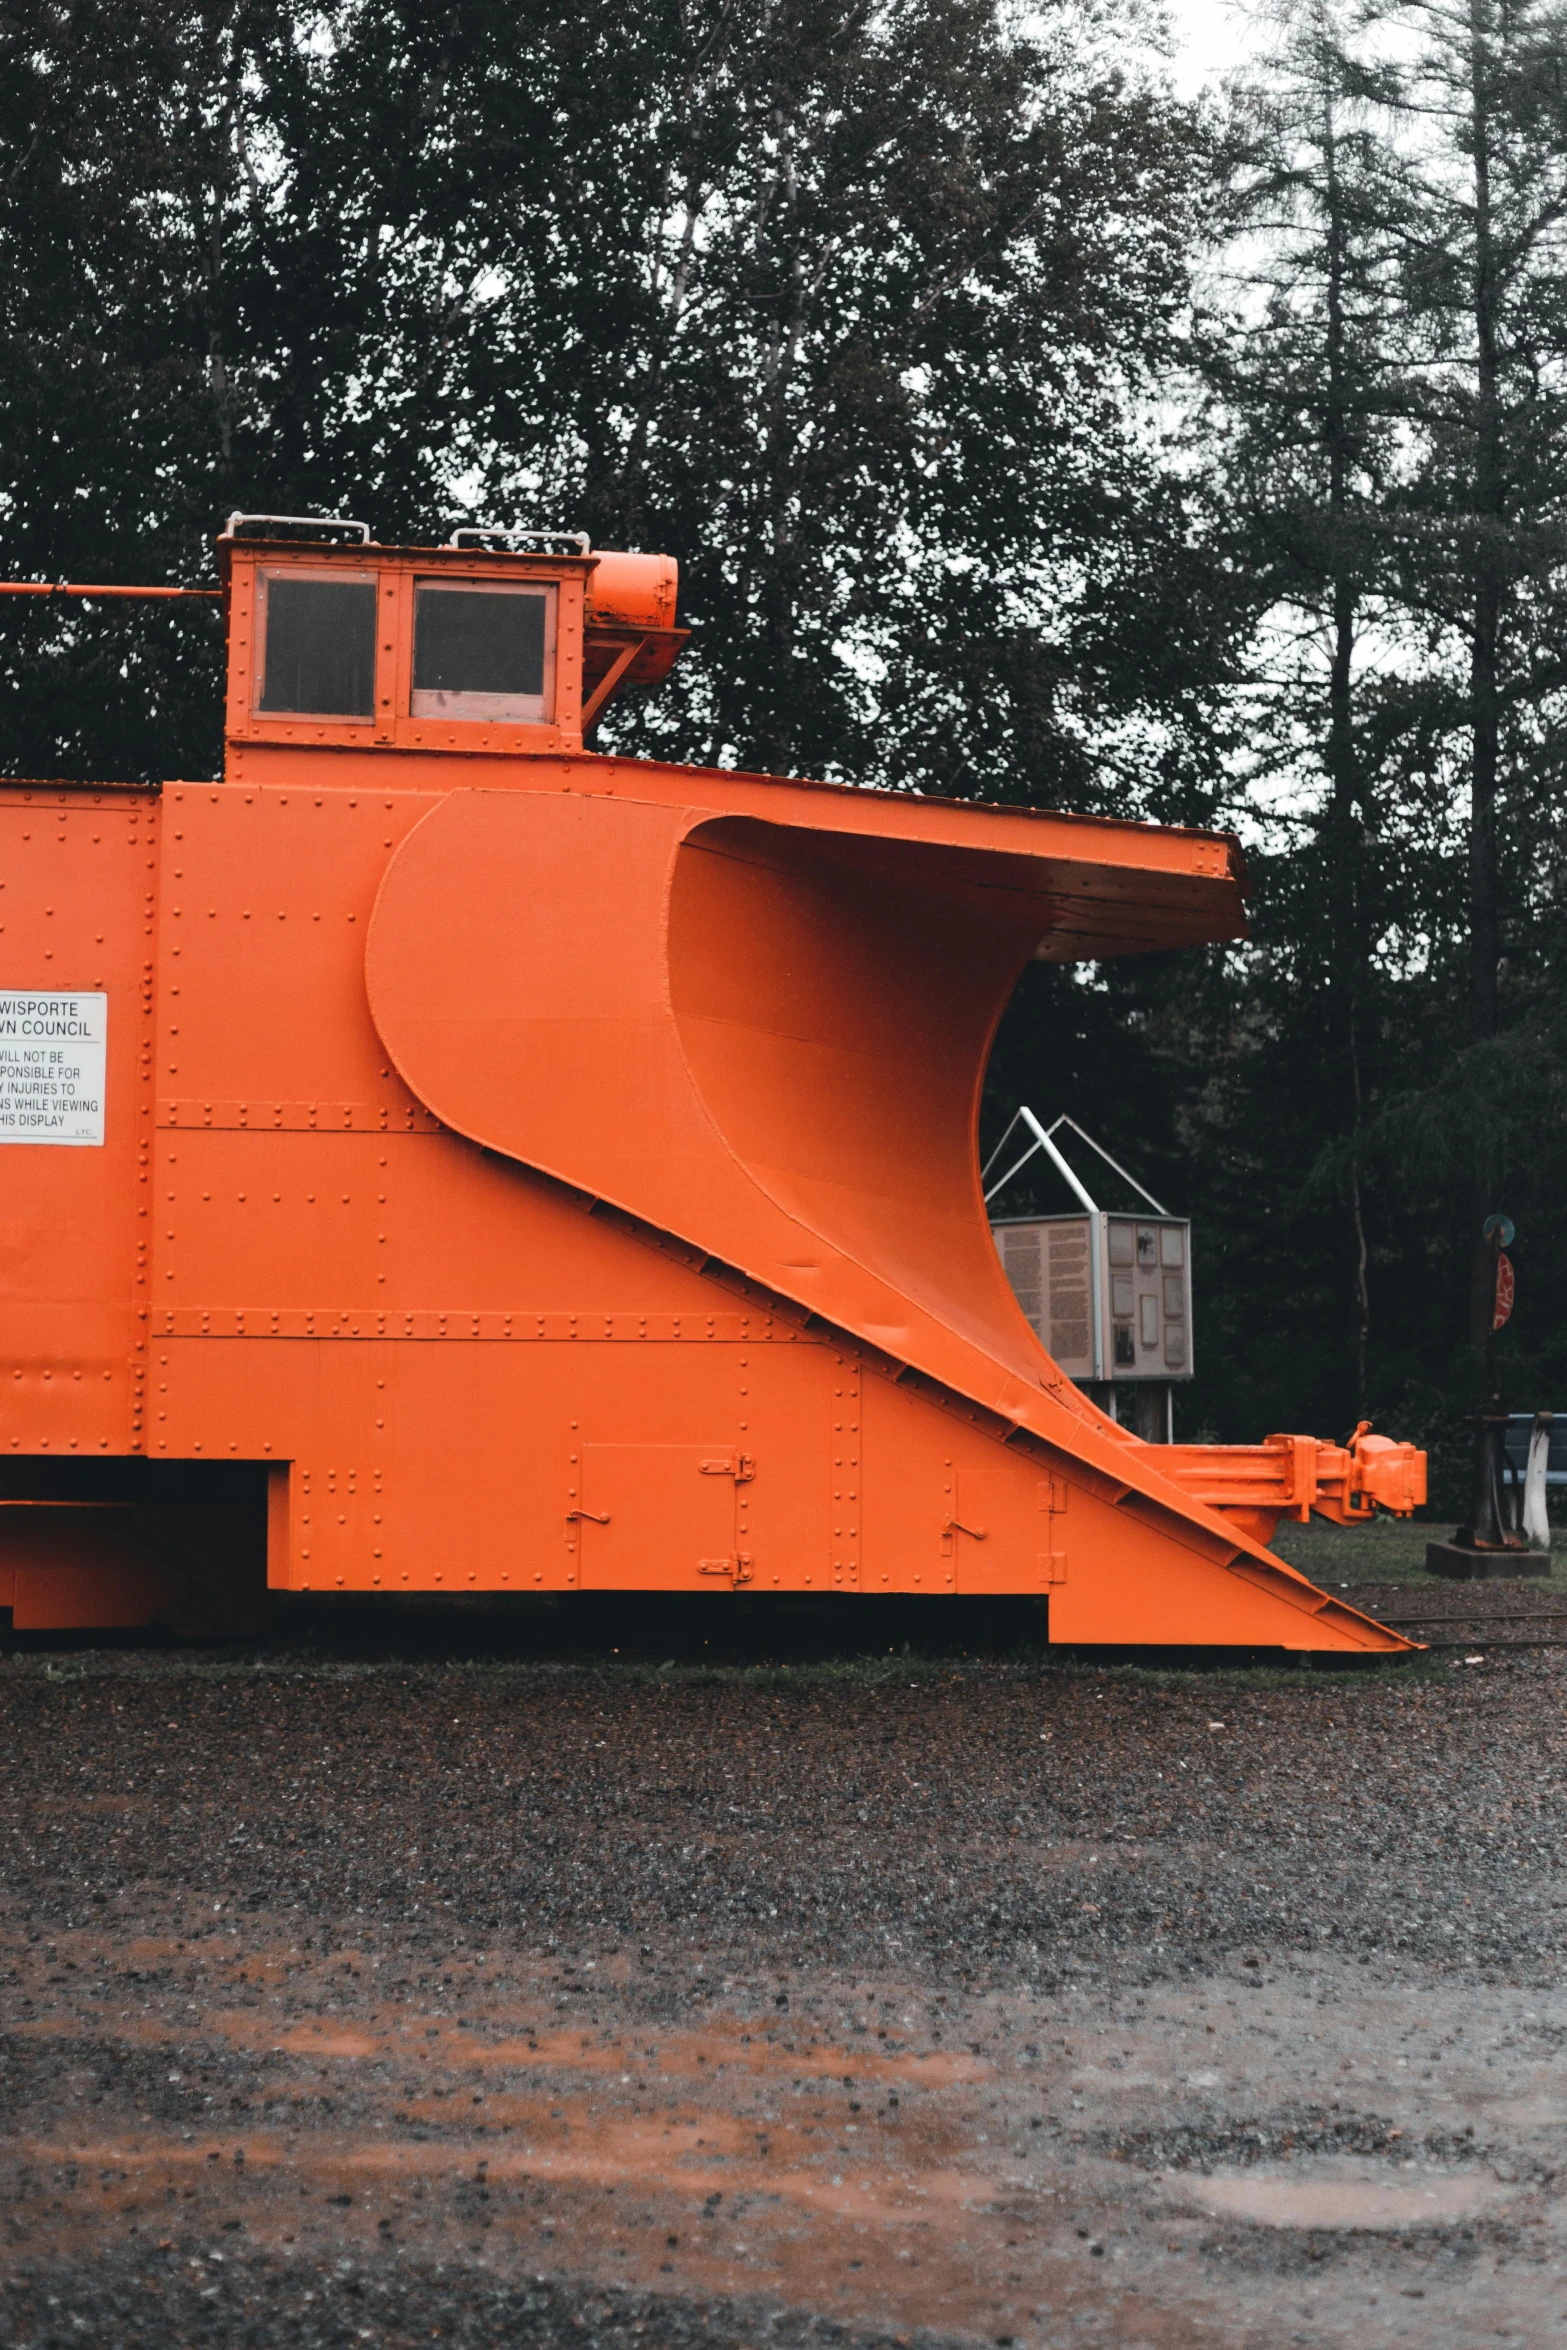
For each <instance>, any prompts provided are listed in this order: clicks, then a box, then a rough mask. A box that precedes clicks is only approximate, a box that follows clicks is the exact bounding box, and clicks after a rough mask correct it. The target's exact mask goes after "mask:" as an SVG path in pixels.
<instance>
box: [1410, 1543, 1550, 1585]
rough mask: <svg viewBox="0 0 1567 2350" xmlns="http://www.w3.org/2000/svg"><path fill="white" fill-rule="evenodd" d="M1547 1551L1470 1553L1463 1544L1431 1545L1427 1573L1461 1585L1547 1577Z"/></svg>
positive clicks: (1548, 1571)
mask: <svg viewBox="0 0 1567 2350" xmlns="http://www.w3.org/2000/svg"><path fill="white" fill-rule="evenodd" d="M1550 1571H1551V1554H1550V1552H1549V1551H1548V1550H1469V1549H1467V1548H1466V1547H1465V1546H1464V1544H1463V1543H1461V1542H1428V1543H1427V1544H1426V1573H1427V1574H1428V1575H1447V1576H1450V1577H1452V1578H1453V1579H1454V1580H1455V1581H1457V1582H1460V1583H1477V1582H1485V1581H1490V1582H1496V1581H1501V1582H1508V1583H1510V1582H1512V1581H1513V1580H1514V1579H1515V1578H1516V1577H1517V1576H1520V1575H1548V1574H1549V1573H1550Z"/></svg>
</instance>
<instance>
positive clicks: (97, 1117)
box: [0, 988, 109, 1148]
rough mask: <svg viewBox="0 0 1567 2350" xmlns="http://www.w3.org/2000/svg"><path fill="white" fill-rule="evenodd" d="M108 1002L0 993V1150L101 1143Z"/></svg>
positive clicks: (18, 990)
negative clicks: (1, 1145)
mask: <svg viewBox="0 0 1567 2350" xmlns="http://www.w3.org/2000/svg"><path fill="white" fill-rule="evenodd" d="M108 1042H109V999H108V997H107V996H106V995H101V994H97V993H93V994H87V995H45V994H43V993H41V992H36V993H35V992H34V991H33V990H31V989H26V988H0V1142H56V1143H68V1144H78V1145H86V1146H87V1147H89V1148H91V1147H94V1146H101V1144H102V1142H103V1092H104V1078H105V1074H106V1070H107V1063H108Z"/></svg>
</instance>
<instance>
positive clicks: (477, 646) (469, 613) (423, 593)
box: [414, 588, 544, 694]
mask: <svg viewBox="0 0 1567 2350" xmlns="http://www.w3.org/2000/svg"><path fill="white" fill-rule="evenodd" d="M414 691H415V693H421V694H443V693H444V694H542V693H543V691H544V598H543V596H541V595H528V594H519V593H516V592H513V591H509V590H502V591H501V592H500V593H499V594H486V592H485V591H484V590H483V589H482V588H421V589H420V591H419V601H418V607H417V611H416V615H415V620H414Z"/></svg>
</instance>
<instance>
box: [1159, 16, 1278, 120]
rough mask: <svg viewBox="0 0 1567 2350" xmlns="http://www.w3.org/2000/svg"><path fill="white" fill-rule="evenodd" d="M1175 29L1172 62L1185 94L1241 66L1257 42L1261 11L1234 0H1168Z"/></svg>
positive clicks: (1179, 85)
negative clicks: (1258, 21) (1236, 66)
mask: <svg viewBox="0 0 1567 2350" xmlns="http://www.w3.org/2000/svg"><path fill="white" fill-rule="evenodd" d="M1165 6H1166V8H1167V10H1168V12H1169V17H1170V22H1171V25H1172V26H1173V28H1174V31H1175V37H1176V43H1177V47H1176V54H1175V57H1174V60H1173V64H1172V71H1173V73H1174V78H1175V85H1176V88H1177V89H1178V90H1179V91H1180V92H1181V93H1182V95H1183V96H1188V95H1190V93H1191V92H1192V91H1194V90H1197V89H1200V88H1201V87H1202V85H1203V83H1204V82H1209V81H1216V80H1217V79H1218V78H1219V76H1220V75H1221V74H1223V73H1226V72H1228V71H1229V69H1230V67H1231V66H1234V65H1238V64H1240V63H1241V61H1242V60H1243V59H1244V58H1245V57H1246V56H1247V55H1248V54H1249V53H1250V51H1251V50H1252V48H1253V47H1254V46H1255V44H1256V40H1257V38H1258V35H1257V18H1258V12H1257V10H1256V9H1253V8H1244V7H1238V6H1236V5H1235V0H1165Z"/></svg>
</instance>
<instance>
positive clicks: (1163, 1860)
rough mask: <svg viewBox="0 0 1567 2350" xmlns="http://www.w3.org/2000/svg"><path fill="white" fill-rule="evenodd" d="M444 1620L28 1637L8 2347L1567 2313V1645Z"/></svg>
mask: <svg viewBox="0 0 1567 2350" xmlns="http://www.w3.org/2000/svg"><path fill="white" fill-rule="evenodd" d="M952 1621H953V1622H954V1623H956V1622H957V1621H958V1620H957V1619H952ZM492 1629H493V1628H492ZM981 1629H982V1628H981ZM426 1630H427V1632H428V1631H429V1627H428V1626H427V1627H426ZM431 1638H432V1639H433V1638H434V1635H433V1634H432V1635H431ZM441 1638H442V1639H444V1640H445V1642H446V1644H447V1645H448V1646H450V1645H451V1643H452V1641H453V1640H454V1639H457V1638H466V1639H467V1640H468V1642H469V1644H470V1645H471V1646H478V1645H481V1644H482V1643H483V1640H485V1639H487V1640H488V1646H489V1648H490V1651H491V1653H489V1654H487V1655H482V1656H480V1657H478V1658H477V1660H475V1661H467V1662H463V1661H458V1660H455V1659H453V1658H450V1657H447V1658H444V1659H439V1660H434V1661H432V1660H431V1659H430V1658H429V1657H428V1656H426V1658H425V1659H424V1661H418V1660H417V1659H413V1660H411V1659H409V1658H407V1657H401V1656H398V1655H392V1654H386V1653H371V1650H372V1647H374V1646H375V1645H376V1644H372V1643H369V1642H366V1643H365V1644H364V1653H362V1654H360V1655H357V1656H356V1655H355V1654H353V1653H352V1652H351V1643H350V1644H349V1646H348V1647H347V1648H346V1649H345V1647H344V1645H343V1643H342V1642H339V1643H338V1652H337V1653H335V1654H330V1655H323V1654H322V1653H321V1652H320V1649H319V1647H318V1648H317V1649H315V1650H313V1651H306V1650H302V1649H294V1650H290V1649H289V1648H288V1647H287V1646H286V1645H284V1644H283V1643H281V1642H279V1641H274V1642H273V1643H271V1644H270V1645H259V1646H257V1647H254V1648H252V1649H250V1650H247V1651H243V1652H238V1651H236V1652H223V1653H210V1652H203V1651H199V1650H189V1649H185V1650H181V1649H167V1650H159V1649H154V1648H126V1649H122V1650H117V1651H105V1650H101V1649H100V1650H89V1649H74V1650H73V1649H71V1648H69V1647H67V1646H57V1647H55V1648H53V1649H50V1648H46V1647H44V1646H42V1645H41V1644H34V1645H33V1647H32V1648H31V1649H30V1650H28V1651H27V1652H26V1653H22V1652H13V1653H12V1654H10V1655H9V1656H8V1657H4V1658H0V1722H3V1730H0V1735H3V1737H4V1745H5V1752H6V1756H7V1763H8V1769H7V1781H8V1786H7V1797H8V1800H7V1802H6V1804H5V1806H4V1809H3V1812H0V2169H3V2173H4V2189H5V2191H4V2197H3V2209H4V2214H5V2216H4V2219H3V2221H0V2342H4V2344H5V2345H6V2346H7V2350H11V2346H12V2345H15V2346H16V2350H44V2346H45V2345H48V2346H49V2350H54V2346H55V2345H60V2344H67V2343H69V2344H72V2345H77V2344H81V2343H84V2342H86V2343H102V2344H104V2345H109V2344H113V2345H115V2346H116V2350H119V2346H120V2345H127V2346H135V2345H141V2344H145V2345H148V2350H151V2345H153V2344H158V2345H164V2344H170V2343H185V2342H190V2343H193V2344H202V2345H205V2344H209V2343H210V2344H212V2345H217V2344H220V2343H221V2344H222V2345H224V2346H225V2350H239V2346H241V2345H274V2344H287V2345H289V2346H290V2350H293V2346H294V2345H299V2346H301V2350H310V2346H312V2345H315V2344H334V2345H335V2344H339V2343H341V2344H350V2343H357V2342H373V2343H377V2344H385V2345H387V2346H388V2350H392V2346H396V2350H402V2346H403V2345H404V2344H408V2345H411V2344H414V2343H428V2342H431V2341H440V2342H442V2343H459V2344H473V2345H478V2344H481V2343H482V2344H485V2345H489V2344H497V2343H512V2342H516V2343H518V2344H534V2343H538V2344H540V2345H544V2344H553V2343H555V2342H563V2343H564V2342H569V2343H572V2344H580V2343H583V2342H587V2343H596V2342H603V2343H606V2344H608V2343H611V2342H613V2343H616V2344H619V2343H622V2342H625V2343H633V2342H637V2343H644V2344H647V2345H662V2344H665V2343H668V2344H671V2345H682V2346H683V2345H685V2344H687V2343H697V2342H701V2343H710V2344H714V2345H718V2346H720V2350H730V2346H734V2350H760V2345H761V2344H762V2343H763V2342H764V2341H776V2342H778V2343H780V2344H785V2345H792V2344H795V2343H805V2342H807V2341H809V2342H816V2341H820V2340H829V2341H834V2342H838V2341H842V2342H846V2343H856V2344H858V2343H878V2344H880V2343H890V2344H894V2345H899V2346H902V2345H907V2344H912V2343H916V2342H918V2343H920V2344H926V2345H931V2346H933V2350H934V2346H935V2345H939V2344H944V2343H947V2342H952V2343H960V2342H962V2343H975V2342H986V2343H998V2344H1014V2345H1017V2346H1018V2350H1025V2346H1027V2350H1033V2346H1035V2345H1038V2346H1040V2350H1045V2346H1048V2345H1055V2344H1062V2345H1068V2344H1069V2345H1073V2346H1076V2345H1078V2344H1114V2345H1116V2346H1117V2350H1120V2346H1121V2345H1133V2344H1146V2345H1156V2344H1157V2345H1165V2344H1171V2345H1174V2344H1200V2345H1214V2346H1215V2350H1218V2346H1220V2345H1223V2346H1225V2350H1229V2346H1230V2345H1243V2344H1244V2345H1253V2344H1256V2345H1261V2344H1264V2343H1266V2344H1267V2345H1268V2346H1269V2350H1274V2346H1275V2345H1277V2344H1280V2343H1300V2344H1312V2345H1314V2344H1329V2343H1332V2344H1339V2343H1343V2342H1346V2341H1348V2340H1350V2339H1351V2338H1353V2339H1354V2340H1355V2341H1356V2343H1357V2345H1364V2344H1376V2343H1381V2342H1383V2341H1386V2342H1389V2343H1391V2342H1410V2343H1415V2342H1418V2343H1421V2344H1432V2345H1441V2346H1447V2345H1451V2346H1452V2350H1472V2345H1474V2344H1475V2343H1477V2342H1480V2341H1489V2340H1504V2341H1505V2340H1512V2341H1518V2342H1528V2343H1535V2342H1542V2341H1550V2340H1555V2339H1558V2338H1560V2339H1564V2340H1567V2221H1564V2213H1563V2208H1562V2203H1561V2198H1560V2193H1559V2184H1558V2180H1559V2173H1560V2170H1561V2164H1562V2119H1563V2106H1562V2100H1561V2093H1560V2092H1561V2052H1562V2049H1563V2046H1564V2045H1567V1997H1564V1996H1563V1994H1562V1992H1561V1990H1560V1989H1559V1987H1558V1985H1559V1976H1560V1949H1561V1943H1562V1926H1563V1901H1564V1898H1567V1893H1564V1886H1563V1881H1562V1879H1561V1877H1560V1874H1559V1870H1558V1843H1559V1835H1560V1827H1559V1822H1560V1813H1561V1798H1562V1789H1563V1778H1564V1769H1567V1727H1564V1723H1563V1698H1564V1696H1567V1655H1564V1653H1563V1652H1554V1651H1553V1652H1544V1651H1542V1652H1533V1653H1525V1654H1523V1655H1508V1656H1506V1657H1492V1658H1491V1659H1490V1660H1489V1661H1487V1662H1485V1663H1482V1664H1477V1665H1473V1666H1469V1665H1465V1664H1463V1663H1461V1662H1459V1661H1457V1660H1456V1659H1453V1660H1450V1659H1449V1658H1447V1657H1445V1656H1444V1657H1441V1658H1434V1657H1422V1658H1419V1659H1416V1660H1415V1661H1414V1662H1413V1663H1410V1664H1404V1665H1398V1666H1394V1667H1380V1668H1375V1669H1372V1670H1365V1669H1361V1670H1343V1671H1335V1672H1331V1673H1330V1672H1325V1671H1300V1670H1289V1671H1283V1670H1280V1671H1271V1672H1268V1671H1262V1672H1256V1673H1245V1672H1213V1673H1192V1672H1170V1673H1159V1672H1150V1671H1135V1670H1106V1669H1101V1668H1097V1667H1093V1666H1090V1665H1084V1664H1082V1663H1080V1662H1079V1663H1077V1664H1072V1663H1070V1662H1063V1661H1061V1660H1059V1659H1049V1658H1044V1659H1034V1660H1030V1659H1028V1658H1027V1657H1021V1658H1013V1659H1011V1660H1010V1661H1008V1660H1006V1659H1002V1660H999V1661H997V1660H990V1661H987V1660H984V1659H983V1658H980V1657H977V1656H970V1657H968V1658H963V1657H961V1656H960V1657H958V1658H956V1659H952V1660H948V1661H942V1660H940V1659H932V1658H929V1657H923V1658H922V1657H918V1656H916V1655H913V1654H895V1655H892V1656H887V1655H883V1656H882V1657H880V1658H879V1659H877V1660H876V1661H875V1662H863V1663H853V1662H848V1663H839V1664H833V1663H831V1662H825V1663H824V1662H820V1661H818V1662H814V1663H813V1662H809V1661H806V1662H795V1663H793V1664H790V1665H774V1666H771V1667H767V1668H756V1669H744V1668H733V1669H730V1668H713V1669H709V1668H704V1667H701V1666H691V1665H686V1664H670V1665H665V1666H660V1665H657V1664H652V1663H640V1664H630V1663H627V1662H625V1661H624V1660H619V1659H617V1658H616V1657H615V1656H614V1655H613V1654H611V1655H608V1656H599V1657H597V1658H591V1657H590V1658H588V1659H586V1660H584V1661H579V1662H561V1661H551V1660H548V1659H545V1660H542V1661H541V1660H539V1659H531V1660H530V1659H529V1658H528V1657H526V1656H517V1655H507V1654H504V1653H495V1651H496V1650H497V1649H498V1648H503V1647H504V1645H505V1642H504V1641H503V1640H501V1639H499V1638H498V1637H497V1638H493V1639H491V1638H488V1635H485V1634H484V1633H483V1627H482V1626H480V1625H479V1624H478V1622H477V1620H476V1619H467V1620H466V1623H465V1628H464V1629H463V1630H462V1631H461V1632H459V1633H454V1632H453V1631H452V1629H451V1624H450V1622H448V1624H447V1628H446V1631H445V1632H444V1633H443V1634H442V1635H441ZM436 1644H437V1645H438V1644H439V1643H438V1642H437V1643H436ZM980 1644H981V1641H980V1633H979V1632H978V1631H977V1632H976V1635H975V1640H974V1643H973V1645H975V1646H976V1647H977V1646H978V1645H980ZM381 1645H382V1646H383V1648H384V1643H383V1644H381ZM404 1645H405V1646H406V1645H407V1643H406V1642H405V1644H404ZM426 1645H427V1646H428V1645H429V1642H428V1641H427V1643H426Z"/></svg>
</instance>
